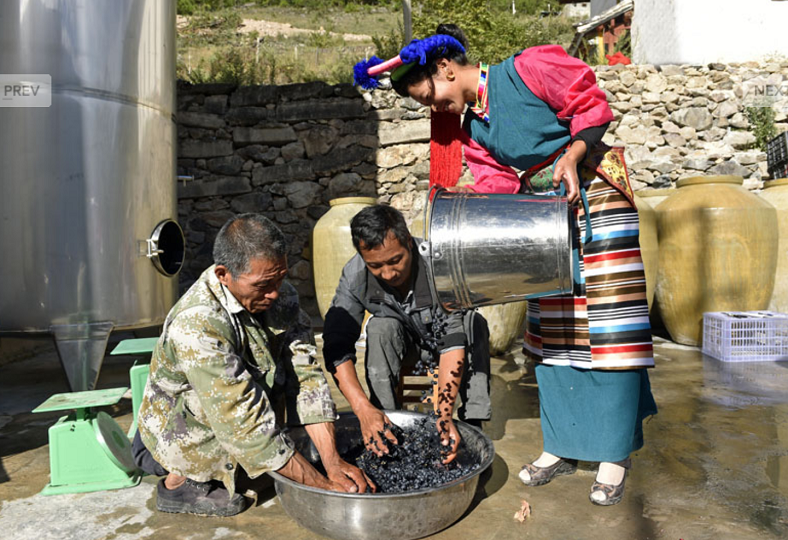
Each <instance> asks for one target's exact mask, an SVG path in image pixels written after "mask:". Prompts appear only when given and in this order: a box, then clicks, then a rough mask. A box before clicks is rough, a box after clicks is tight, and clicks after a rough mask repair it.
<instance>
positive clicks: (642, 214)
mask: <svg viewBox="0 0 788 540" xmlns="http://www.w3.org/2000/svg"><path fill="white" fill-rule="evenodd" d="M666 191H667V190H666ZM639 195H640V192H638V193H636V194H635V206H637V209H638V220H639V221H640V236H639V241H640V256H641V257H642V258H643V269H644V271H645V273H646V298H647V300H648V309H649V312H650V311H651V306H653V305H654V291H655V289H656V285H657V267H658V265H659V250H658V244H657V213H656V212H655V211H654V209H653V208H652V207H651V205H650V204H649V203H647V202H646V200H645V199H642V198H641V197H639Z"/></svg>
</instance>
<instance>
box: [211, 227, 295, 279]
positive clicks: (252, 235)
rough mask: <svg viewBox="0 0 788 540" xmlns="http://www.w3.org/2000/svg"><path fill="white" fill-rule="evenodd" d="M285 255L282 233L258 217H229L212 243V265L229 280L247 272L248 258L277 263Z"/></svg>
mask: <svg viewBox="0 0 788 540" xmlns="http://www.w3.org/2000/svg"><path fill="white" fill-rule="evenodd" d="M286 255H287V241H286V240H285V236H284V234H282V231H280V230H279V227H277V226H276V225H275V224H274V222H273V221H271V220H270V219H268V218H267V217H265V216H264V215H262V214H241V215H239V216H235V217H233V218H230V219H229V220H228V221H227V223H225V224H224V225H223V226H222V228H221V229H220V230H219V234H217V235H216V241H215V242H214V244H213V262H214V264H220V265H222V266H225V267H226V268H227V271H228V272H230V275H231V276H232V277H233V279H236V278H237V277H238V276H240V275H241V274H245V273H246V272H248V271H249V263H250V261H251V260H252V259H258V258H262V259H267V260H279V259H281V258H282V257H284V256H286Z"/></svg>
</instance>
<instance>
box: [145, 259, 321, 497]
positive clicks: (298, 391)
mask: <svg viewBox="0 0 788 540" xmlns="http://www.w3.org/2000/svg"><path fill="white" fill-rule="evenodd" d="M279 294H280V296H279V298H278V299H277V301H276V302H275V303H274V304H273V305H272V306H271V308H269V309H268V310H266V311H264V312H263V313H262V314H259V315H252V314H251V313H249V312H248V311H246V310H245V309H244V308H243V306H242V305H241V304H240V303H239V302H238V301H237V300H236V299H235V297H233V295H232V294H231V293H230V291H228V290H227V289H226V288H225V287H224V286H223V285H222V284H221V283H220V282H219V280H218V279H217V277H216V275H215V274H214V267H213V266H211V267H210V268H208V269H207V270H206V271H205V272H203V274H202V275H201V276H200V278H199V280H198V281H197V282H196V283H195V284H194V285H192V287H191V288H190V289H189V290H188V291H187V292H186V294H185V295H184V296H183V297H182V298H181V299H180V300H179V301H178V303H177V304H176V305H175V306H174V307H173V308H172V310H171V311H170V313H169V315H168V316H167V320H166V321H165V323H164V329H163V331H162V334H161V337H160V338H159V341H158V343H157V344H156V347H155V349H154V351H153V356H152V359H151V370H150V376H149V377H148V384H147V386H146V387H145V395H144V398H143V401H142V405H141V406H140V411H139V419H138V422H139V430H140V436H141V437H142V441H143V442H144V443H145V446H146V447H147V448H148V450H150V452H151V454H153V457H154V458H155V459H156V461H158V462H159V463H160V464H161V465H162V466H164V468H166V469H167V470H169V471H170V472H174V473H176V474H179V475H182V476H186V477H188V478H191V479H193V480H196V481H199V482H204V481H207V480H211V479H216V480H221V481H223V482H224V484H225V485H226V486H227V488H228V489H230V491H234V488H235V481H234V479H235V471H236V469H237V465H238V464H240V465H241V466H242V467H243V468H244V470H245V471H246V472H247V473H248V474H249V476H250V477H252V478H255V477H257V476H259V475H260V474H262V473H264V472H266V471H270V470H276V469H279V468H280V467H282V466H284V464H285V463H287V461H288V460H289V459H290V457H291V456H292V455H293V452H294V451H293V444H292V442H291V441H290V440H289V438H288V437H287V436H286V435H285V434H284V433H282V432H281V431H280V427H279V426H280V425H281V421H282V418H281V416H282V414H283V411H282V410H281V409H282V408H281V407H278V405H280V404H283V405H284V409H285V411H284V412H285V413H286V416H287V421H288V423H289V424H293V425H295V424H313V423H320V422H327V421H333V420H335V419H336V407H335V405H334V402H333V400H332V399H331V394H330V390H329V387H328V384H327V382H326V379H325V376H324V375H323V371H322V370H321V368H320V364H319V363H318V362H317V361H316V360H315V352H316V350H315V346H314V337H313V334H312V329H311V325H310V323H309V319H308V317H307V316H306V314H305V313H304V312H302V311H301V310H300V308H299V306H298V295H297V293H296V291H295V289H294V288H293V287H292V285H290V284H289V283H287V282H285V283H284V284H283V285H282V287H281V289H280V291H279ZM277 413H279V414H277Z"/></svg>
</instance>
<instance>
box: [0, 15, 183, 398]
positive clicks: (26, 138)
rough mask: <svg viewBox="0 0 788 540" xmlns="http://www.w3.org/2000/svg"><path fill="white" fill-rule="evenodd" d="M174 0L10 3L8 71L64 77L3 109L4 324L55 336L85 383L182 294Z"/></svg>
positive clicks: (3, 58)
mask: <svg viewBox="0 0 788 540" xmlns="http://www.w3.org/2000/svg"><path fill="white" fill-rule="evenodd" d="M175 5H176V3H175V2H174V1H164V0H101V1H95V0H25V1H17V0H13V1H8V2H0V74H48V75H50V76H51V80H52V103H51V106H49V107H43V108H27V107H7V106H6V107H0V174H1V175H2V182H1V183H0V253H2V256H3V261H2V263H0V264H1V265H2V266H0V267H1V268H2V272H0V273H1V274H2V278H1V279H0V332H3V333H7V332H13V333H16V332H47V333H51V334H53V335H54V337H55V341H56V344H57V347H58V352H59V354H60V357H61V361H62V363H63V367H64V368H65V370H66V373H67V375H68V379H69V382H70V384H71V387H72V389H73V390H82V389H89V388H92V387H93V385H94V384H95V382H96V379H97V378H98V374H99V369H100V367H101V362H102V359H103V355H104V349H105V347H106V341H107V338H108V336H109V333H110V332H111V331H112V330H113V329H130V328H141V327H148V326H154V325H157V324H161V323H162V322H163V320H164V317H165V316H166V314H167V312H168V310H169V309H170V307H171V306H172V305H173V303H174V301H175V299H176V296H177V279H176V278H175V275H176V274H177V273H178V271H179V270H180V267H181V265H182V262H183V252H184V242H183V233H182V231H181V229H180V227H179V226H178V224H177V223H176V221H175V219H176V217H177V208H176V203H177V201H176V194H175V189H176V184H175V151H176V147H175V144H176V128H175V122H174V111H175Z"/></svg>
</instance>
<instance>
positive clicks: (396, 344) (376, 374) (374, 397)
mask: <svg viewBox="0 0 788 540" xmlns="http://www.w3.org/2000/svg"><path fill="white" fill-rule="evenodd" d="M463 323H464V326H465V332H466V334H467V335H468V339H469V341H470V343H469V345H468V347H467V348H466V350H465V351H466V352H465V366H464V369H463V374H462V382H461V383H460V398H461V399H462V406H461V407H460V409H459V410H458V411H457V414H458V416H459V417H460V419H461V420H489V419H490V414H491V404H490V346H489V343H490V333H489V330H488V329H487V321H486V320H485V319H484V317H482V316H481V315H479V314H478V313H476V312H474V311H470V312H468V313H467V314H466V316H465V320H464V321H463ZM422 354H424V355H430V354H431V353H429V352H428V351H424V350H422V349H421V348H420V347H419V346H418V344H416V343H415V342H414V339H413V338H412V337H411V335H410V334H409V333H408V332H407V331H406V330H405V327H404V326H403V324H402V323H401V322H400V321H399V320H397V319H395V318H392V317H372V318H371V319H369V321H368V322H367V351H366V356H365V358H364V366H365V368H366V372H367V385H368V386H369V391H370V400H371V401H372V404H373V405H375V406H376V407H378V408H381V409H389V410H392V409H400V408H402V404H401V403H400V402H399V400H398V399H397V386H398V385H399V379H400V372H401V371H402V366H404V365H407V366H412V365H414V364H415V363H416V362H417V360H418V358H419V355H422ZM435 360H436V362H437V360H438V359H437V358H436V359H435Z"/></svg>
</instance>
